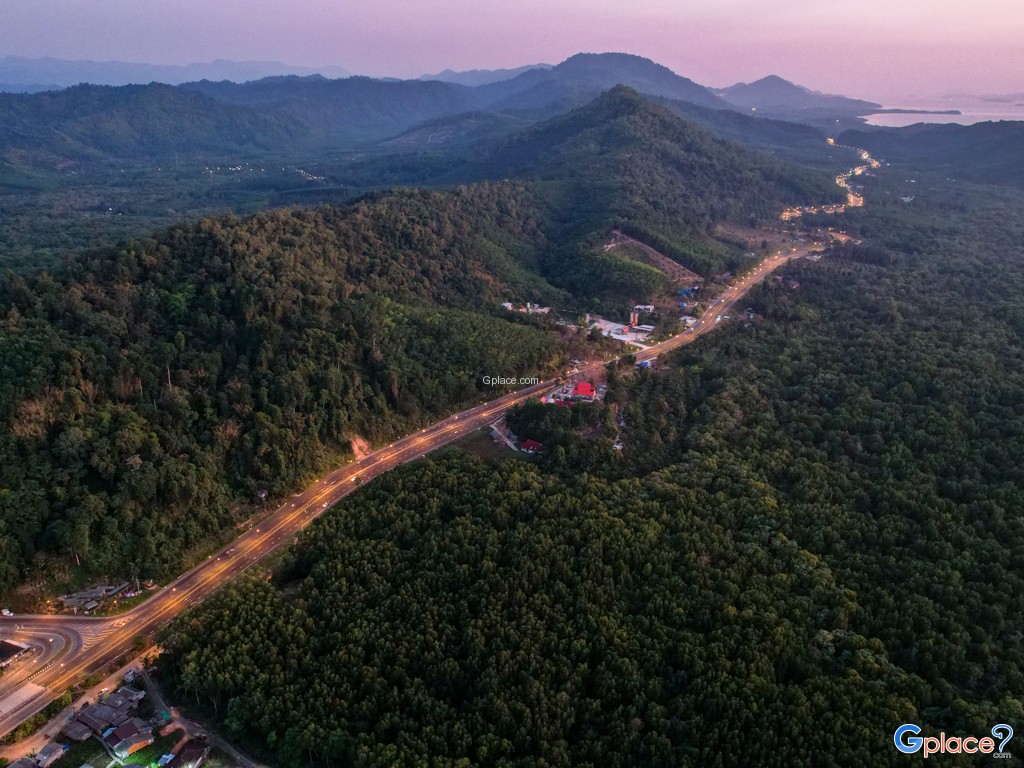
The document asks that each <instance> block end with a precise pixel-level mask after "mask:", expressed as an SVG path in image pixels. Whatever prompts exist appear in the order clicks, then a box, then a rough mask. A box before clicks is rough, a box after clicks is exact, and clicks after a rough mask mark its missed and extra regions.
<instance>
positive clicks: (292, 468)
mask: <svg viewBox="0 0 1024 768" xmlns="http://www.w3.org/2000/svg"><path fill="white" fill-rule="evenodd" d="M528 205H529V203H528V202H527V200H526V197H525V193H524V192H523V190H521V189H517V188H515V187H512V186H508V185H506V186H486V185H485V186H480V187H476V188H473V189H467V190H464V191H462V192H459V193H455V194H442V193H396V194H394V195H390V196H387V197H385V198H381V199H377V200H373V201H366V202H364V203H360V204H357V205H355V206H353V207H351V208H350V209H346V210H334V209H320V210H317V211H279V212H273V213H267V214H262V215H260V216H257V217H254V218H251V219H246V220H235V221H233V220H209V221H204V222H200V223H198V224H196V225H194V226H188V227H182V228H178V229H173V230H169V231H167V232H165V233H163V234H161V235H159V236H157V237H155V238H153V239H150V240H146V241H136V242H130V243H127V244H125V245H124V246H121V247H119V248H114V249H107V250H102V251H98V252H94V253H92V254H90V255H89V256H88V257H83V258H80V259H77V260H74V261H71V262H68V263H67V264H66V265H65V267H64V268H63V269H62V270H61V271H60V272H59V273H58V274H57V275H55V276H51V275H48V274H42V275H40V276H38V277H36V278H34V279H31V280H25V279H22V278H18V277H14V276H8V277H7V279H5V280H4V281H3V282H2V283H0V306H3V307H4V308H5V309H4V319H3V326H2V331H0V336H2V341H3V343H2V344H0V390H2V397H0V402H2V404H3V405H2V406H0V408H2V412H3V421H4V423H5V424H6V425H7V429H6V430H5V432H4V438H3V441H2V444H0V455H2V461H0V465H2V469H0V478H2V480H0V489H2V490H0V526H2V527H0V531H2V533H0V539H2V541H3V547H4V551H5V553H6V556H5V557H4V573H3V580H2V583H3V586H4V587H5V588H9V587H11V586H12V585H13V584H15V583H16V582H17V581H18V578H19V572H20V571H21V570H22V568H23V567H24V564H25V563H28V562H31V560H32V558H33V556H34V554H35V553H36V552H37V551H43V552H53V553H62V554H64V555H66V556H67V555H70V556H74V557H75V558H77V559H78V560H81V561H83V562H84V563H85V564H86V568H87V570H89V571H91V572H95V573H110V574H117V573H123V572H124V571H126V570H127V571H130V572H131V573H133V574H136V575H143V576H145V575H170V574H173V573H174V572H175V571H176V570H177V569H178V568H180V567H181V565H182V557H183V556H184V555H185V554H186V550H187V548H188V547H190V546H192V545H194V544H198V543H201V542H202V541H203V539H204V537H207V536H209V535H211V534H214V533H217V532H218V531H221V530H223V529H224V526H225V525H226V524H229V523H230V522H231V521H232V519H233V514H232V512H233V507H234V505H235V504H236V502H237V501H238V500H248V499H252V498H253V497H254V494H255V492H256V491H257V490H259V489H265V490H268V491H269V492H270V493H272V494H274V495H278V494H281V493H283V492H284V491H286V490H289V489H292V488H294V487H295V486H297V485H298V484H300V483H301V482H302V480H303V478H305V477H306V476H307V473H309V472H310V471H311V470H313V469H315V468H317V467H319V466H322V465H323V463H324V462H326V461H328V460H332V459H336V458H337V457H338V456H339V455H340V454H344V453H345V452H346V451H347V450H348V444H347V443H348V440H350V439H351V438H352V437H354V436H361V437H364V438H366V439H369V440H371V441H375V440H382V439H385V438H387V437H390V436H393V435H395V434H398V433H401V432H404V431H407V430H409V429H411V428H412V427H413V426H416V425H419V424H421V423H423V422H424V421H425V420H428V419H430V418H433V417H436V416H439V415H441V414H443V413H446V412H448V411H449V410H450V409H452V408H453V407H456V406H459V405H463V404H465V403H468V402H471V401H473V400H476V399H479V398H480V397H481V396H482V395H483V394H484V393H485V392H487V391H488V390H486V389H483V388H482V387H483V385H482V384H481V381H480V376H481V374H482V373H485V372H492V371H495V370H509V371H537V372H548V371H550V370H552V367H553V366H554V365H556V364H557V363H558V361H559V359H560V358H561V353H560V351H559V347H558V344H557V342H556V338H555V337H554V336H552V335H551V334H552V332H551V331H546V330H544V329H543V328H542V327H541V326H538V325H537V324H536V323H530V322H527V321H526V320H525V319H524V321H522V322H515V321H514V319H502V318H499V317H497V316H495V314H494V308H496V307H497V305H498V304H499V303H500V301H501V300H503V299H504V298H505V297H508V296H512V297H527V298H532V299H554V298H557V297H559V296H560V295H561V294H560V292H559V291H558V290H557V289H555V288H553V287H551V286H550V285H549V284H548V283H547V282H546V281H544V279H543V278H542V277H540V276H539V275H538V274H537V273H536V272H533V271H530V269H529V256H530V254H531V253H534V252H535V250H536V247H537V243H536V241H537V240H538V239H539V238H542V235H541V233H540V232H539V231H538V229H537V227H536V224H535V223H534V222H532V220H531V218H530V216H529V215H528V212H529V209H528ZM518 206H523V209H522V210H520V209H519V208H518Z"/></svg>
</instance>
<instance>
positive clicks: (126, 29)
mask: <svg viewBox="0 0 1024 768" xmlns="http://www.w3.org/2000/svg"><path fill="white" fill-rule="evenodd" d="M581 51H586V52H602V51H624V52H627V53H635V54H639V55H642V56H646V57H648V58H652V59H654V60H656V61H658V62H659V63H661V64H664V65H666V66H668V67H670V68H671V69H673V70H675V71H676V72H678V73H679V74H681V75H684V76H686V77H689V78H691V79H693V80H696V81H697V82H700V83H703V84H705V85H710V86H725V85H730V84H732V83H734V82H738V81H750V80H755V79H757V78H759V77H762V76H764V75H768V74H777V75H781V76H782V77H785V78H787V79H790V80H794V81H796V82H799V83H801V84H803V85H806V86H809V87H812V88H815V89H819V90H824V91H829V92H834V93H843V94H845V95H849V96H856V97H861V98H868V99H874V100H889V102H890V103H895V102H896V101H898V100H899V99H900V98H901V97H906V96H911V95H922V96H926V95H934V94H942V93H949V92H969V93H1020V92H1024V3H1022V2H1021V0H815V1H813V2H812V1H811V0H786V2H778V1H777V0H361V1H360V2H353V1H352V0H0V56H3V55H18V56H28V57H41V56H53V57H57V58H64V59H92V60H121V61H138V62H146V63H153V64H188V63H191V62H197V61H211V60H213V59H218V58H223V59H233V60H240V61H243V60H251V61H268V60H273V61H282V62H286V63H288V64H292V65H296V66H298V65H301V66H314V67H318V66H331V65H333V66H341V67H344V68H345V69H348V70H350V71H352V72H355V73H358V74H366V75H371V76H394V77H415V76H419V75H421V74H424V73H428V72H437V71H440V70H442V69H446V68H451V69H457V70H461V69H476V68H486V69H491V68H498V67H515V66H520V65H522V64H533V63H538V62H547V63H552V64H554V63H558V62H559V61H561V60H563V59H565V58H567V57H569V56H571V55H572V54H574V53H578V52H581Z"/></svg>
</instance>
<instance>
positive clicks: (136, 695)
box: [9, 685, 210, 768]
mask: <svg viewBox="0 0 1024 768" xmlns="http://www.w3.org/2000/svg"><path fill="white" fill-rule="evenodd" d="M145 697H146V694H145V693H144V692H143V691H140V690H137V689H135V688H132V687H130V686H128V685H124V686H121V687H120V688H118V689H117V690H116V691H114V692H113V693H111V694H110V695H108V696H106V697H105V698H104V699H103V700H102V701H98V702H96V703H95V704H92V705H91V706H88V707H85V708H84V709H82V710H81V711H79V712H78V713H77V714H75V715H74V717H73V718H72V719H70V720H69V721H68V722H67V723H65V725H64V727H63V728H61V734H62V735H63V736H65V737H66V738H67V739H69V740H70V741H76V742H83V741H86V740H88V739H89V738H95V739H96V740H97V741H99V742H100V743H101V744H102V745H103V747H104V749H106V751H107V753H108V754H109V755H110V756H111V757H112V758H113V759H114V760H116V761H117V762H118V763H120V764H121V765H122V766H124V768H133V767H134V766H136V764H135V763H132V762H130V758H131V756H132V755H134V754H136V753H137V752H139V751H140V750H142V749H145V748H146V747H148V746H149V745H150V744H152V743H153V742H154V741H155V739H156V737H155V735H154V734H155V730H156V729H157V728H159V727H160V726H162V725H165V724H166V723H167V716H166V714H165V713H157V714H154V715H152V716H151V717H148V718H144V717H139V716H138V709H139V704H140V702H141V701H142V700H143V699H144V698H145ZM67 749H68V747H65V746H63V745H61V744H56V743H54V744H47V745H46V746H45V747H43V748H42V749H41V750H39V752H38V754H36V755H35V756H34V757H23V758H21V759H20V760H17V761H15V762H13V763H11V765H10V766H9V768H48V766H50V765H51V764H53V763H54V762H56V761H57V760H59V759H60V758H61V756H62V755H63V754H64V752H65V751H66V750H67ZM209 753H210V744H209V743H208V742H207V741H206V740H205V738H204V739H201V740H191V741H188V742H187V743H185V744H184V745H183V746H182V747H181V748H180V749H179V750H178V751H177V753H176V754H170V755H164V756H163V757H161V758H160V760H159V761H158V764H159V765H160V766H167V768H199V767H200V766H201V765H202V764H203V763H204V762H205V760H206V758H207V756H208V755H209ZM69 768H71V767H70V766H69ZM80 768H93V766H90V765H88V764H86V765H83V766H81V767H80Z"/></svg>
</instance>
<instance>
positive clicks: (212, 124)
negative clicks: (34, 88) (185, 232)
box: [0, 83, 310, 167]
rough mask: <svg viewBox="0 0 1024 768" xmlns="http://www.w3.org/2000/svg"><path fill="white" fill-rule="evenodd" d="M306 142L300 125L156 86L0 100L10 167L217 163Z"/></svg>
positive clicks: (0, 130)
mask: <svg viewBox="0 0 1024 768" xmlns="http://www.w3.org/2000/svg"><path fill="white" fill-rule="evenodd" d="M309 140H310V135H309V130H308V126H307V125H306V124H304V123H302V122H301V121H300V122H297V121H295V120H293V119H287V118H286V117H285V116H283V115H281V114H277V113H266V112H259V111H257V110H255V109H250V108H248V107H238V106H236V105H229V104H222V103H219V102H217V101H215V100H213V99H210V98H207V97H206V96H203V95H201V94H199V93H194V92H192V91H188V90H184V89H181V88H175V87H172V86H169V85H159V84H157V83H151V84H149V85H128V86H122V87H116V88H115V87H111V86H98V85H80V86H75V87H73V88H68V89H65V90H62V91H54V92H46V93H38V94H31V95H26V94H6V93H0V159H6V160H9V161H11V162H13V163H14V164H15V165H16V166H35V165H44V166H48V167H63V165H62V164H65V163H68V162H69V161H74V162H89V161H94V162H104V163H107V162H111V161H114V160H122V161H135V160H140V159H145V160H153V159H167V158H169V157H172V156H174V155H179V156H182V157H189V158H203V157H206V156H213V157H214V158H218V159H219V158H220V157H223V156H231V155H234V154H235V153H238V152H242V153H250V154H251V153H266V152H268V151H272V150H279V149H281V148H283V147H286V146H288V145H289V144H291V145H294V144H295V143H296V142H298V143H301V144H303V145H304V144H306V143H308V142H309Z"/></svg>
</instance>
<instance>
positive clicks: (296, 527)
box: [0, 245, 816, 736]
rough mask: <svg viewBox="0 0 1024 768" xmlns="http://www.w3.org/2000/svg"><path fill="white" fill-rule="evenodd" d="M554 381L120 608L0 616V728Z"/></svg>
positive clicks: (709, 324) (506, 398)
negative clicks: (7, 670)
mask: <svg viewBox="0 0 1024 768" xmlns="http://www.w3.org/2000/svg"><path fill="white" fill-rule="evenodd" d="M813 250H816V246H814V245H802V246H799V247H793V248H791V249H790V250H783V251H779V252H776V253H775V254H773V255H771V256H769V257H767V258H766V259H764V260H763V261H762V262H760V263H759V264H758V266H757V267H755V268H754V269H753V270H751V271H750V272H748V273H747V274H746V275H743V276H741V277H739V278H737V279H736V280H735V281H734V282H733V283H732V284H731V285H730V286H729V287H728V288H727V289H726V290H725V291H724V292H723V293H722V294H721V295H720V296H719V297H718V298H717V299H716V300H715V301H714V302H712V304H711V305H710V306H709V307H708V309H707V310H706V311H705V312H704V314H703V316H702V317H701V319H700V320H699V321H698V322H697V324H696V325H694V326H692V327H691V328H688V329H687V330H685V331H684V332H683V333H680V334H678V335H677V336H673V337H672V338H670V339H668V340H667V341H663V342H661V343H659V344H655V345H653V346H651V347H650V348H648V349H646V350H644V351H642V352H637V353H636V354H635V357H636V359H637V360H638V361H644V360H653V359H654V358H656V357H658V355H661V354H663V353H665V352H670V351H672V350H674V349H678V348H679V347H682V346H685V345H686V344H691V343H692V342H694V341H695V340H696V339H698V338H700V337H701V336H703V335H704V334H706V333H709V332H711V331H712V330H713V329H714V328H715V327H716V326H718V325H721V323H722V320H724V315H725V313H727V312H728V311H729V310H730V309H731V308H732V307H733V306H734V305H735V304H736V302H737V301H739V300H740V299H741V298H742V297H743V296H744V295H745V294H746V293H747V292H748V291H749V290H750V289H751V287H753V286H754V285H755V284H756V283H758V282H760V281H761V280H763V279H764V278H765V277H766V276H767V275H769V274H770V273H771V272H772V271H774V270H776V269H778V268H779V267H781V266H782V265H783V264H785V263H787V262H788V261H789V260H790V259H793V258H797V257H801V256H804V255H806V254H807V253H809V252H811V251H813ZM719 318H721V319H719ZM621 356H622V355H619V356H616V357H614V358H611V359H610V360H606V361H604V362H611V361H612V360H615V359H618V357H621ZM558 383H559V381H558V379H548V380H547V381H543V382H541V383H539V384H536V385H534V386H531V387H527V388H526V389H521V390H518V391H516V392H511V393H509V394H506V395H503V396H501V397H498V398H496V399H494V400H491V401H489V402H486V403H483V404H481V405H477V406H475V407H473V408H469V409H467V410H465V411H462V412H460V413H457V414H455V415H452V416H449V417H448V418H446V419H443V420H442V421H438V422H436V423H435V424H433V425H431V426H429V427H427V428H426V429H423V430H420V431H419V432H416V433H413V434H411V435H408V436H406V437H403V438H402V439H400V440H397V441H395V442H394V443H392V444H391V445H388V446H385V447H383V448H380V449H378V450H376V451H374V452H372V453H370V454H368V455H366V456H364V457H363V458H361V459H359V460H357V461H353V462H351V463H349V464H347V465H345V466H343V467H341V468H340V469H338V470H336V471H334V472H332V473H330V474H329V475H327V476H326V477H324V478H323V479H321V480H320V481H318V482H317V483H315V484H314V485H311V486H310V487H308V488H306V489H305V490H304V491H302V492H301V493H297V494H295V495H294V496H293V497H292V498H291V499H289V500H288V501H286V502H285V503H284V504H283V505H282V506H281V507H279V508H278V509H277V510H275V511H274V512H272V513H271V514H270V515H269V516H268V517H266V518H265V519H264V520H263V521H262V522H260V523H259V524H258V525H253V527H252V528H250V529H249V530H248V531H246V532H245V533H243V534H242V535H241V536H240V537H239V538H237V539H236V540H235V541H234V542H232V544H231V545H230V546H229V547H225V548H224V549H222V550H221V551H220V552H218V553H217V554H214V555H211V556H210V557H209V558H208V559H206V560H204V561H203V562H201V563H200V564H199V565H197V566H196V567H194V568H193V569H192V570H190V571H188V572H187V573H185V574H184V575H182V576H180V577H179V578H178V579H177V580H175V581H173V582H172V583H170V584H168V585H167V586H166V587H164V588H162V589H161V590H160V591H158V592H156V593H155V594H154V595H153V596H152V597H150V598H149V599H148V600H146V601H145V602H143V603H141V604H139V605H138V606H136V607H135V608H133V609H132V610H130V611H128V612H127V613H124V614H121V615H120V616H112V617H95V618H92V617H70V616H27V615H20V616H14V617H3V618H0V637H7V638H11V639H14V640H19V641H22V642H27V643H30V644H32V645H33V646H35V647H36V648H37V649H38V651H37V655H34V656H28V657H27V658H22V659H20V660H18V661H17V662H16V663H15V665H14V668H12V670H11V676H10V677H8V675H4V676H3V677H0V736H2V735H5V734H7V733H9V732H10V731H12V730H14V728H16V727H17V726H18V725H19V724H20V723H21V722H23V721H24V720H26V719H28V718H29V717H31V716H32V715H34V714H36V713H38V712H39V711H41V710H42V709H43V708H44V707H45V706H46V705H47V704H48V703H50V702H51V701H53V700H54V699H56V698H57V697H59V696H60V695H61V694H63V693H64V692H65V691H67V690H68V688H69V687H70V686H71V685H72V684H74V683H75V682H76V681H77V680H80V679H81V678H82V677H84V676H85V675H87V674H89V673H92V672H96V671H99V670H103V669H106V668H107V667H109V665H111V664H113V663H114V662H115V661H117V660H118V659H120V658H121V657H122V656H124V655H125V654H127V653H129V652H130V651H131V650H132V647H133V640H134V639H135V638H136V637H137V636H139V635H143V636H147V637H152V636H153V635H154V634H155V632H156V630H157V629H159V628H160V627H163V626H164V625H166V624H167V623H168V622H169V621H170V620H171V619H173V618H174V617H175V616H177V615H178V614H179V613H181V612H182V611H183V610H185V609H186V608H190V607H192V606H195V605H198V604H199V603H201V602H202V601H203V600H204V599H206V597H208V596H209V595H210V594H211V593H212V592H213V591H214V590H216V589H217V588H218V587H220V586H221V585H223V584H224V583H225V582H227V581H229V580H230V579H232V578H234V577H235V576H237V575H239V574H240V573H242V572H243V571H245V570H247V569H249V568H251V567H252V566H254V565H256V564H257V563H259V562H260V561H261V560H263V559H264V558H266V557H267V556H268V555H270V554H272V553H274V552H276V551H277V550H278V549H279V548H281V547H283V546H287V545H288V544H290V543H291V542H293V541H294V540H295V537H296V535H297V534H298V533H299V532H300V531H301V530H302V529H303V528H305V527H306V526H307V525H309V523H311V522H312V521H313V520H315V519H316V518H317V517H318V516H320V515H321V514H323V513H324V512H325V511H326V510H327V509H329V508H330V507H332V506H333V505H334V504H337V503H338V502H339V501H340V500H341V499H343V498H345V497H346V496H348V495H349V494H350V493H352V492H353V491H355V490H356V489H358V488H359V487H360V485H361V484H362V483H363V482H365V481H368V480H372V479H373V478H375V477H377V476H378V475H382V474H383V473H385V472H387V471H389V470H391V469H394V468H395V467H397V466H400V465H402V464H405V463H408V462H410V461H414V460H416V459H419V458H421V457H423V456H425V455H427V454H428V453H430V452H432V451H436V450H438V449H439V448H442V447H444V446H446V445H448V444H449V443H451V442H454V441H455V440H458V439H459V438H461V437H464V436H465V435H467V434H469V433H471V432H473V431H474V430H477V429H480V428H481V427H484V426H486V425H488V424H490V423H491V422H493V421H495V420H496V419H497V418H498V417H500V416H501V415H502V414H503V413H505V412H506V411H507V410H509V409H510V408H512V407H513V406H515V405H518V404H519V403H522V402H523V401H525V400H527V399H528V398H531V397H537V396H539V395H541V394H543V393H545V392H547V391H549V390H551V389H553V388H554V387H555V386H557V385H558ZM22 666H25V668H24V669H22V668H21V667H22Z"/></svg>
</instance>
